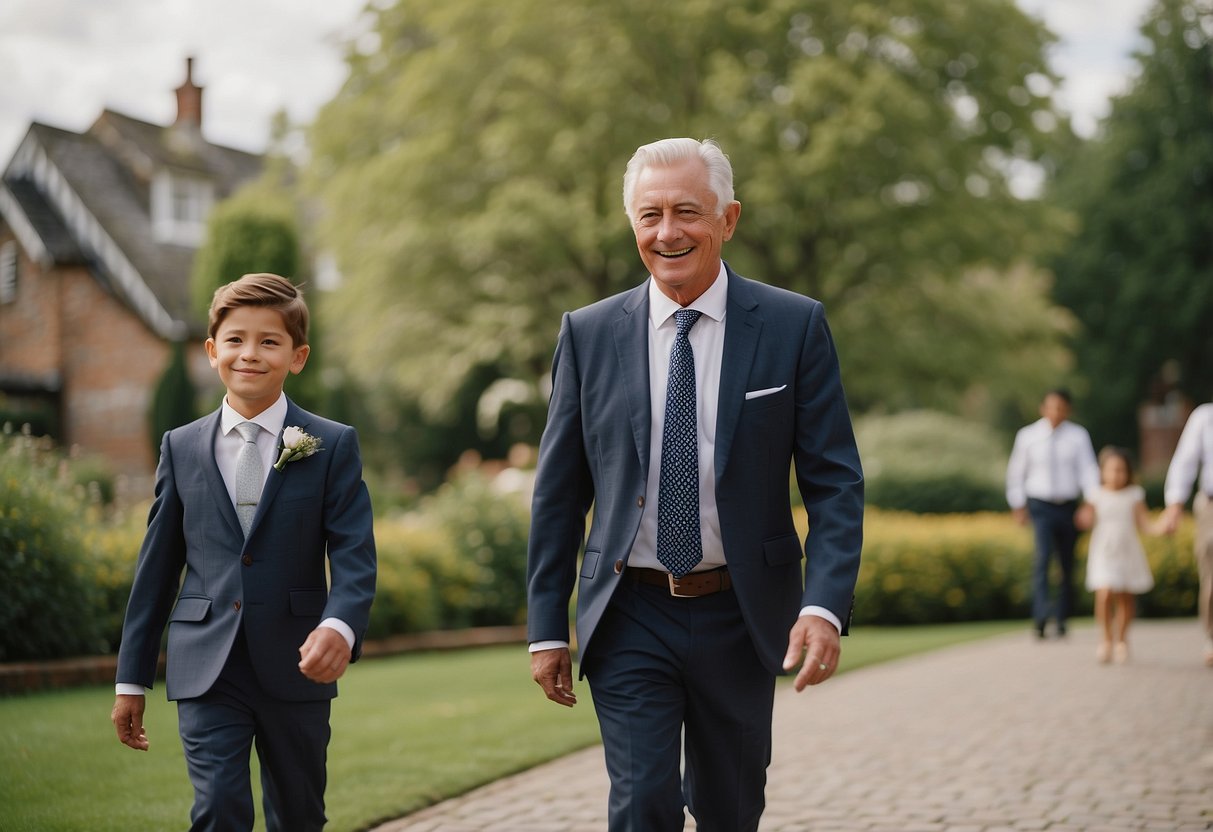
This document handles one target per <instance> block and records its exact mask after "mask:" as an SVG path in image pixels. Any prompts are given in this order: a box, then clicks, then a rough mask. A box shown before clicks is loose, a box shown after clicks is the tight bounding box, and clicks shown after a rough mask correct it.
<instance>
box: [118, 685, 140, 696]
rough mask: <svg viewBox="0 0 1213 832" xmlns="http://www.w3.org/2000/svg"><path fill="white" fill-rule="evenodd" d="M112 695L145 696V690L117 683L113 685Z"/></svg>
mask: <svg viewBox="0 0 1213 832" xmlns="http://www.w3.org/2000/svg"><path fill="white" fill-rule="evenodd" d="M114 693H115V694H117V695H118V696H147V688H145V687H144V686H143V685H131V684H127V683H126V682H119V683H118V684H116V685H114Z"/></svg>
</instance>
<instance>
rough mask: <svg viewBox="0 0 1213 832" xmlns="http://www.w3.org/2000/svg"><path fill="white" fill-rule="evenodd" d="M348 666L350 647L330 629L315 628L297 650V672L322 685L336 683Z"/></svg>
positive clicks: (337, 633)
mask: <svg viewBox="0 0 1213 832" xmlns="http://www.w3.org/2000/svg"><path fill="white" fill-rule="evenodd" d="M349 664H350V646H349V644H347V643H346V641H345V636H343V635H341V633H339V632H337V631H336V630H334V629H333V628H332V627H317V628H316V629H314V630H312V631H311V632H310V633H308V636H307V641H305V642H303V646H302V647H300V648H299V672H301V673H302V674H303V675H304V676H306V677H307V678H309V679H311V680H312V681H313V682H318V683H320V684H322V685H325V684H328V683H329V682H336V681H337V680H338V679H340V678H341V676H342V674H344V673H345V669H346V668H347V667H349Z"/></svg>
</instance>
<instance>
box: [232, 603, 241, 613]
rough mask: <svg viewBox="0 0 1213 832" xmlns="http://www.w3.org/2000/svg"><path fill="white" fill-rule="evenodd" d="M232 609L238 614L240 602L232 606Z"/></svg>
mask: <svg viewBox="0 0 1213 832" xmlns="http://www.w3.org/2000/svg"><path fill="white" fill-rule="evenodd" d="M232 609H234V610H236V611H237V612H239V611H240V602H239V601H237V602H236V603H234V604H232Z"/></svg>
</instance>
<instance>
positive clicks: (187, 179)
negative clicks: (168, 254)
mask: <svg viewBox="0 0 1213 832" xmlns="http://www.w3.org/2000/svg"><path fill="white" fill-rule="evenodd" d="M214 204H215V186H214V185H213V184H212V183H211V182H208V181H207V180H205V179H201V178H198V177H194V176H185V175H183V174H180V173H172V172H170V171H167V170H161V171H159V172H157V173H156V175H155V177H154V178H153V179H152V229H153V233H154V234H155V235H156V241H157V242H160V243H174V244H176V245H181V246H190V247H191V248H197V247H198V246H200V245H202V241H203V240H204V239H205V237H206V218H207V216H209V215H210V213H211V207H212V206H213V205H214Z"/></svg>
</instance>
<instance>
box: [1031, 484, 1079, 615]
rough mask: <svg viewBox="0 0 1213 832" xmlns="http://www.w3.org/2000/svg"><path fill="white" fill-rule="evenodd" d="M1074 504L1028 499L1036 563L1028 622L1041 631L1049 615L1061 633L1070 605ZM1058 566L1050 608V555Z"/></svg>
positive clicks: (1072, 570)
mask: <svg viewBox="0 0 1213 832" xmlns="http://www.w3.org/2000/svg"><path fill="white" fill-rule="evenodd" d="M1077 509H1078V501H1077V500H1070V501H1068V502H1065V503H1050V502H1047V501H1045V500H1031V499H1030V500H1028V516H1029V517H1031V518H1032V528H1033V530H1034V531H1035V533H1036V560H1035V562H1034V564H1033V568H1032V619H1033V621H1034V622H1035V623H1036V628H1037V629H1042V628H1043V627H1044V626H1045V622H1047V621H1048V620H1049V618H1050V617H1051V616H1050V613H1053V614H1054V615H1055V616H1056V618H1057V628H1058V630H1059V631H1060V632H1065V628H1066V619H1068V618H1069V617H1070V610H1071V609H1073V604H1074V545H1075V544H1076V543H1077V542H1078V529H1076V528H1075V527H1074V512H1075V511H1076V510H1077ZM1054 554H1056V555H1057V563H1058V565H1059V566H1060V567H1061V583H1060V585H1059V586H1058V587H1057V603H1056V605H1054V604H1053V603H1052V600H1051V598H1050V594H1051V593H1050V592H1049V563H1050V561H1051V560H1052V558H1053V555H1054Z"/></svg>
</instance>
